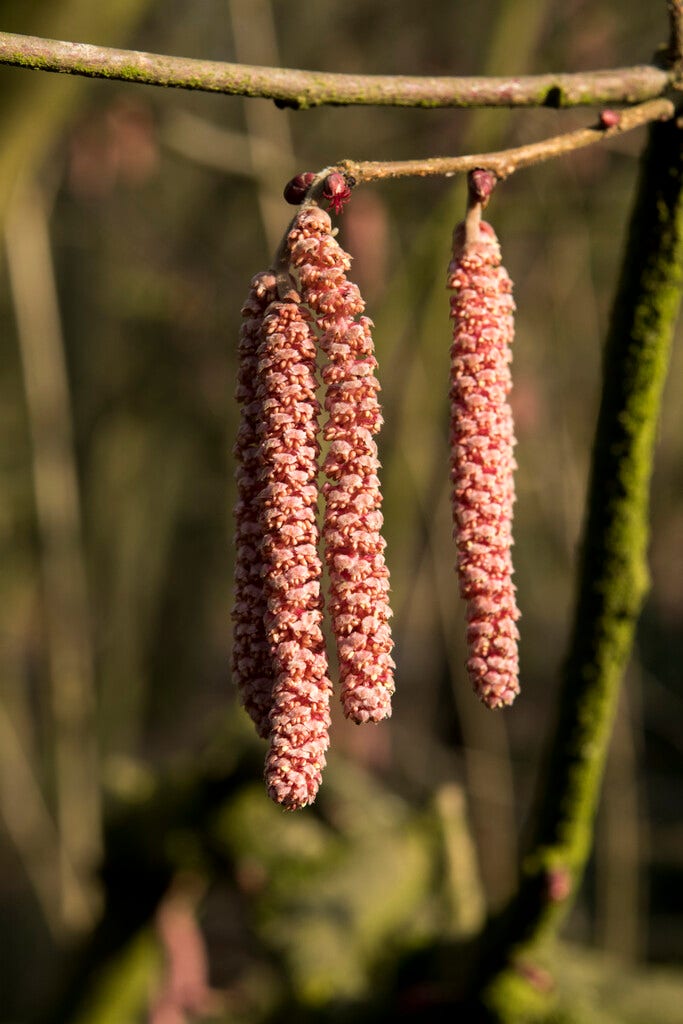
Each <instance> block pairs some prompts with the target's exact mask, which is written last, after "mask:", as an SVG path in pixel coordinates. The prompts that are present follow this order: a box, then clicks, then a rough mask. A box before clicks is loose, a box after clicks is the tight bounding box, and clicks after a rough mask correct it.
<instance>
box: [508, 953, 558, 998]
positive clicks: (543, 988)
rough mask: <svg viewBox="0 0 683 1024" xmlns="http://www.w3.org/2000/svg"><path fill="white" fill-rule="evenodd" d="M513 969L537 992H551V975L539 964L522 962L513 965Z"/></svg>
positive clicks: (552, 985)
mask: <svg viewBox="0 0 683 1024" xmlns="http://www.w3.org/2000/svg"><path fill="white" fill-rule="evenodd" d="M515 969H516V971H517V973H518V974H520V975H521V976H522V977H523V978H524V979H525V980H526V981H528V982H529V984H530V985H531V987H532V988H535V989H536V991H537V992H552V990H553V989H554V988H555V981H554V979H553V976H552V974H551V973H550V972H549V971H546V970H545V968H544V967H541V966H540V965H539V964H535V963H531V962H530V961H529V960H523V961H520V962H518V963H517V964H516V965H515Z"/></svg>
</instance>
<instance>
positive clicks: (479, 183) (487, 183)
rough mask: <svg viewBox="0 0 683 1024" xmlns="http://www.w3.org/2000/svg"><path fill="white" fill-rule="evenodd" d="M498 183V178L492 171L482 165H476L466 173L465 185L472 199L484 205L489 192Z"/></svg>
mask: <svg viewBox="0 0 683 1024" xmlns="http://www.w3.org/2000/svg"><path fill="white" fill-rule="evenodd" d="M497 184H498V178H497V177H496V175H495V174H494V173H493V171H487V170H485V169H484V168H483V167H476V168H475V169H474V170H473V171H470V173H469V174H468V175H467V187H468V189H469V191H470V195H471V197H472V199H474V200H475V201H476V202H478V203H481V204H482V205H483V206H486V204H487V203H488V201H489V199H490V197H491V193H492V192H493V190H494V188H495V187H496V185H497Z"/></svg>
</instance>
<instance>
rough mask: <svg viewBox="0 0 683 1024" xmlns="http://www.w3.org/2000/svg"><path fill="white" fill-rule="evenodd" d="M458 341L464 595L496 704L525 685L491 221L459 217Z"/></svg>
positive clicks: (504, 283) (505, 355)
mask: <svg viewBox="0 0 683 1024" xmlns="http://www.w3.org/2000/svg"><path fill="white" fill-rule="evenodd" d="M448 287H449V288H450V289H452V290H453V295H452V296H451V300H450V304H451V318H452V320H453V344H452V346H451V386H450V406H451V428H450V446H451V483H452V500H453V516H454V537H455V540H456V545H457V570H458V578H459V583H460V593H461V595H462V597H463V598H464V599H465V601H466V602H467V645H468V654H469V657H468V660H467V670H468V673H469V677H470V680H471V682H472V685H473V687H474V689H475V691H476V693H477V694H478V696H479V697H480V699H481V700H482V701H483V702H484V703H485V704H486V705H488V707H490V708H496V707H501V706H503V705H506V704H511V703H512V701H513V700H514V698H515V696H516V695H517V693H518V692H519V680H518V676H519V663H518V653H517V641H518V639H519V632H518V630H517V626H516V621H517V619H518V618H519V611H518V609H517V603H516V599H515V587H514V585H513V583H512V572H513V570H512V559H511V546H512V510H513V504H514V500H515V491H514V479H513V471H514V469H515V468H516V465H515V460H514V456H513V447H514V444H515V439H514V433H513V423H512V412H511V409H510V406H509V404H508V401H507V396H508V394H509V392H510V388H511V383H512V382H511V376H510V361H511V358H512V357H511V351H510V344H511V342H512V340H513V336H514V321H513V312H514V308H515V306H514V301H513V298H512V283H511V281H510V278H509V276H508V274H507V271H506V270H505V269H504V267H502V266H501V255H500V246H499V244H498V239H497V238H496V234H495V232H494V230H493V228H492V227H491V226H490V224H487V223H486V222H484V221H480V222H478V230H476V231H475V237H472V236H471V231H470V232H469V233H468V232H467V231H466V227H465V224H459V225H458V227H457V228H456V229H455V232H454V236H453V258H452V261H451V263H450V266H449V269H448Z"/></svg>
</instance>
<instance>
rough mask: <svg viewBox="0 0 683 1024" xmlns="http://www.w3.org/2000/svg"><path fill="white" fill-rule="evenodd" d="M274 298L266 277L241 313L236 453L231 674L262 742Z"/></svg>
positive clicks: (269, 683)
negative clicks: (265, 402) (260, 372)
mask: <svg viewBox="0 0 683 1024" xmlns="http://www.w3.org/2000/svg"><path fill="white" fill-rule="evenodd" d="M275 297H276V280H275V275H274V274H272V273H271V272H269V271H267V272H265V273H261V274H257V275H256V277H254V278H253V280H252V282H251V288H250V290H249V294H248V296H247V300H246V302H245V304H244V306H243V308H242V317H243V322H242V328H241V331H240V341H239V371H238V377H237V391H236V398H237V401H238V402H239V404H240V405H241V407H242V411H241V420H240V426H239V432H238V434H237V441H236V444H235V448H234V454H235V457H236V459H237V470H236V479H237V504H236V506H235V604H234V609H233V613H232V619H233V647H232V671H233V677H234V679H235V682H236V683H237V688H238V691H239V695H240V699H241V701H242V703H243V705H244V707H245V709H246V711H247V712H248V713H249V715H250V717H251V719H252V721H253V722H254V725H255V726H256V731H257V732H258V734H259V736H261V737H263V738H266V737H267V736H268V735H269V733H270V721H269V717H268V715H269V712H270V707H271V702H272V688H273V673H272V665H271V658H270V650H269V647H268V643H267V640H266V632H265V625H264V614H265V611H266V599H265V595H264V591H263V582H262V580H263V555H262V528H261V512H260V501H259V495H260V492H261V489H262V480H261V454H260V447H259V445H260V442H259V429H260V421H261V405H260V402H259V401H258V400H257V396H256V370H257V366H258V355H257V353H258V346H259V344H260V340H261V330H262V327H263V320H264V316H265V311H266V308H267V307H268V306H269V304H270V303H271V302H272V301H273V300H274V299H275Z"/></svg>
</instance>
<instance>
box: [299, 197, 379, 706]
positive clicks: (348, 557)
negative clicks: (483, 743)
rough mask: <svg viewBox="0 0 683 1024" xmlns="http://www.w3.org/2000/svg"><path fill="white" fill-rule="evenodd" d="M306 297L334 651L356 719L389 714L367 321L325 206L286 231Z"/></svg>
mask: <svg viewBox="0 0 683 1024" xmlns="http://www.w3.org/2000/svg"><path fill="white" fill-rule="evenodd" d="M288 241H289V246H290V258H291V264H292V266H293V268H294V269H295V270H296V271H297V272H298V275H299V280H300V286H301V293H302V297H303V300H304V302H305V303H306V304H307V305H308V306H309V307H310V309H311V310H312V311H313V313H314V314H315V317H316V324H317V327H318V329H319V330H320V333H321V336H320V345H321V348H322V349H323V351H324V352H325V354H326V355H327V357H328V363H327V365H326V366H325V367H324V369H323V380H324V383H325V385H326V388H327V392H326V398H325V408H326V410H327V412H328V420H327V423H326V426H325V429H324V438H325V440H326V441H328V442H330V447H329V451H328V454H327V457H326V459H325V463H324V467H323V469H324V471H325V474H326V475H327V477H328V480H329V482H328V483H326V484H325V485H324V488H323V493H324V496H325V502H326V505H325V518H324V527H323V534H324V540H325V559H326V562H327V565H328V568H329V573H330V592H331V600H330V611H331V616H332V624H333V629H334V634H335V637H336V641H337V652H338V656H339V673H340V681H341V700H342V705H343V708H344V713H345V715H346V716H347V718H350V719H352V720H353V721H354V722H358V723H361V722H370V721H372V722H378V721H380V720H381V719H383V718H387V717H388V716H389V715H390V714H391V695H392V693H393V691H394V679H393V670H394V667H395V666H394V662H393V660H392V657H391V650H392V646H393V643H392V639H391V632H390V629H389V617H390V615H391V610H390V608H389V598H388V594H389V572H388V569H387V567H386V564H385V560H384V547H385V542H384V540H383V538H382V536H381V533H380V530H381V526H382V514H381V511H380V506H381V501H382V499H381V494H380V489H379V478H378V470H379V460H378V457H377V446H376V444H375V441H374V435H376V434H377V433H378V431H379V428H380V426H381V424H382V417H381V413H380V408H379V403H378V400H377V392H378V391H379V383H378V381H377V378H376V376H375V369H376V366H377V362H376V360H375V357H374V354H373V345H372V336H371V333H370V329H371V326H372V323H371V321H370V320H369V319H368V318H367V317H365V316H362V313H363V311H364V308H365V305H364V303H363V300H362V298H361V296H360V292H359V291H358V288H357V287H356V285H354V284H352V283H351V282H349V281H348V279H347V276H346V271H347V270H348V269H349V266H350V263H351V259H350V257H349V256H348V254H347V253H345V252H344V250H343V249H342V248H341V247H340V246H339V245H338V243H337V242H336V240H335V239H334V237H333V235H332V226H331V222H330V218H329V216H328V215H327V214H326V213H325V212H324V211H323V210H321V209H319V208H317V207H310V208H307V209H304V210H302V211H301V212H300V213H299V214H298V216H297V217H296V218H295V220H294V223H293V225H292V229H291V231H290V233H289V237H288Z"/></svg>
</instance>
